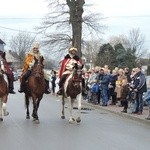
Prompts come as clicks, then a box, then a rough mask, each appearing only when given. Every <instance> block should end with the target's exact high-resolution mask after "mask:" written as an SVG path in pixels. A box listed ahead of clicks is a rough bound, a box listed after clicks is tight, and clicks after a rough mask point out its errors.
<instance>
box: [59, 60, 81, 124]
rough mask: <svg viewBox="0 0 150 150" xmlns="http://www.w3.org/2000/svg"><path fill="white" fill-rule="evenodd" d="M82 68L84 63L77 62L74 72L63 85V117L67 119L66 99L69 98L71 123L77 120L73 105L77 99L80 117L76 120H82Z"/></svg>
mask: <svg viewBox="0 0 150 150" xmlns="http://www.w3.org/2000/svg"><path fill="white" fill-rule="evenodd" d="M82 68H83V65H82V66H81V65H78V64H77V63H75V65H74V68H73V71H72V73H71V74H70V75H69V76H68V78H67V79H66V81H65V83H64V86H63V91H62V111H61V113H62V114H61V118H62V119H65V110H64V106H65V99H66V98H67V99H68V100H69V107H68V108H69V114H70V117H69V123H73V122H74V121H75V119H74V118H73V105H74V102H75V100H77V103H78V117H77V119H76V122H77V123H80V122H81V99H82Z"/></svg>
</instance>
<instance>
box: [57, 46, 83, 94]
mask: <svg viewBox="0 0 150 150" xmlns="http://www.w3.org/2000/svg"><path fill="white" fill-rule="evenodd" d="M68 51H69V53H68V54H67V55H66V56H65V58H64V59H63V61H62V63H61V68H60V71H59V78H60V81H59V91H58V92H57V94H58V95H62V87H63V84H64V82H65V80H66V78H67V76H68V75H70V74H71V73H72V69H73V66H74V64H75V63H78V64H81V61H80V58H79V56H78V55H77V54H76V53H77V48H75V47H71V48H70V49H69V50H68Z"/></svg>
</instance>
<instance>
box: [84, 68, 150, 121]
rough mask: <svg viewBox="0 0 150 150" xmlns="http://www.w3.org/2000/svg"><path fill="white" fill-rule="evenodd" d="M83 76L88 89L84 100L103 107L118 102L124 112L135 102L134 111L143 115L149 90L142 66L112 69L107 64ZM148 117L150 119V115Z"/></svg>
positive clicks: (86, 72)
mask: <svg viewBox="0 0 150 150" xmlns="http://www.w3.org/2000/svg"><path fill="white" fill-rule="evenodd" d="M83 77H84V79H85V84H86V91H87V92H86V93H85V94H84V95H83V98H84V100H87V101H88V102H89V103H93V104H94V105H101V106H103V107H107V106H108V105H116V104H117V105H116V106H117V107H123V109H122V112H123V113H127V110H128V107H129V105H131V104H133V105H134V109H133V111H132V113H133V114H138V115H142V112H143V94H144V93H145V92H147V84H146V76H145V74H144V73H143V72H142V71H141V68H140V67H136V68H132V69H131V70H130V69H129V68H128V67H125V68H118V67H116V68H114V69H113V70H110V69H109V67H108V66H107V65H105V66H104V67H99V66H96V67H95V68H92V69H91V70H88V71H85V72H84V74H83ZM149 95H150V94H149ZM149 99H150V96H149V97H148V98H147V100H148V102H149V103H148V104H150V100H149ZM149 107H150V106H149ZM147 119H148V120H150V115H149V116H148V117H147Z"/></svg>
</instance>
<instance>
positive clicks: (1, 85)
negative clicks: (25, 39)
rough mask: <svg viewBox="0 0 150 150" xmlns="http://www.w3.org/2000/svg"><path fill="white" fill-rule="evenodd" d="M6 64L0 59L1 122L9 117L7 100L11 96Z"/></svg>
mask: <svg viewBox="0 0 150 150" xmlns="http://www.w3.org/2000/svg"><path fill="white" fill-rule="evenodd" d="M3 70H4V64H3V61H2V59H1V58H0V121H3V116H7V115H9V113H8V112H7V110H6V108H7V99H8V94H9V89H8V80H7V76H6V74H4V71H3Z"/></svg>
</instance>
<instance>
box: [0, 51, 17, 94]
mask: <svg viewBox="0 0 150 150" xmlns="http://www.w3.org/2000/svg"><path fill="white" fill-rule="evenodd" d="M0 56H1V58H2V62H3V64H4V70H3V71H4V72H5V73H6V75H7V78H8V82H9V93H10V94H16V92H14V76H13V72H12V70H11V69H10V67H9V65H8V62H7V60H6V53H5V52H3V51H1V50H0Z"/></svg>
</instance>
